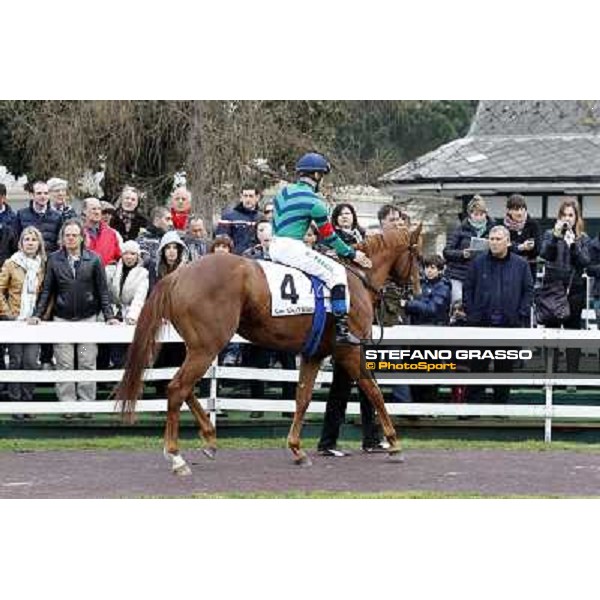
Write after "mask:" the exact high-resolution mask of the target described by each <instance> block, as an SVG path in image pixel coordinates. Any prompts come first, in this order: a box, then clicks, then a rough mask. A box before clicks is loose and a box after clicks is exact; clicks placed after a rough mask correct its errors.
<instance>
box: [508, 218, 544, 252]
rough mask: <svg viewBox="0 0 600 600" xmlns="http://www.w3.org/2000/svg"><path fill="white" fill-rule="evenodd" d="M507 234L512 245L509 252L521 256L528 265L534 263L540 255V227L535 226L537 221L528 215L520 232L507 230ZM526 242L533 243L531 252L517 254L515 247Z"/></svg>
mask: <svg viewBox="0 0 600 600" xmlns="http://www.w3.org/2000/svg"><path fill="white" fill-rule="evenodd" d="M509 233H510V241H511V244H512V246H511V251H512V252H514V253H515V254H518V255H519V256H522V257H523V258H524V259H525V260H526V261H527V262H529V263H532V262H535V259H536V257H537V256H538V255H539V253H540V244H541V242H542V236H541V233H540V226H539V225H538V224H537V221H534V220H533V219H532V218H531V216H530V215H527V221H525V225H524V227H523V229H522V230H521V231H512V230H510V229H509ZM526 240H533V241H534V242H535V246H534V247H533V250H523V251H522V252H519V250H518V249H517V246H519V245H520V244H522V243H523V242H524V241H526Z"/></svg>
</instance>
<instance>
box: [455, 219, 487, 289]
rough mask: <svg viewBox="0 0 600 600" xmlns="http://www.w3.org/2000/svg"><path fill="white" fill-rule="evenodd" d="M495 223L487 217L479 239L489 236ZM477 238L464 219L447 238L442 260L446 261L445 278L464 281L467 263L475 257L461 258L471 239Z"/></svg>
mask: <svg viewBox="0 0 600 600" xmlns="http://www.w3.org/2000/svg"><path fill="white" fill-rule="evenodd" d="M494 225H496V223H495V222H494V221H493V220H492V219H490V218H489V217H488V219H487V225H486V228H485V232H484V233H483V235H482V236H481V237H483V238H487V237H488V236H489V234H490V229H491V228H492V227H493V226H494ZM472 237H477V232H476V231H475V229H473V227H471V225H470V224H469V221H468V220H467V219H465V220H464V221H463V222H462V223H461V224H460V225H459V226H458V227H457V228H456V229H455V230H454V231H453V232H452V233H451V234H450V235H449V236H448V240H447V241H446V247H445V248H444V258H445V259H446V277H447V278H448V279H457V280H458V281H464V280H465V278H466V276H467V268H468V267H469V263H470V262H471V261H472V260H474V258H475V256H474V255H473V254H471V257H470V258H465V257H464V256H463V250H466V249H467V248H469V246H470V245H471V238H472Z"/></svg>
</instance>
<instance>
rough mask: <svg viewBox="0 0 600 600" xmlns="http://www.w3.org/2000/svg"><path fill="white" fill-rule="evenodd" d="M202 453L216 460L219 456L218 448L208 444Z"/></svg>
mask: <svg viewBox="0 0 600 600" xmlns="http://www.w3.org/2000/svg"><path fill="white" fill-rule="evenodd" d="M202 453H203V454H204V456H206V457H207V458H210V460H215V458H216V457H217V449H216V448H213V447H212V446H206V448H202Z"/></svg>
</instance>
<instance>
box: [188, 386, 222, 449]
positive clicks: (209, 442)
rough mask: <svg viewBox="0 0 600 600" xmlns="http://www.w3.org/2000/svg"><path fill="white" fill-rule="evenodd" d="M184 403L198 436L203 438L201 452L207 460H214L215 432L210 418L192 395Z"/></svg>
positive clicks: (215, 447)
mask: <svg viewBox="0 0 600 600" xmlns="http://www.w3.org/2000/svg"><path fill="white" fill-rule="evenodd" d="M185 401H186V404H187V405H188V406H189V408H190V410H191V411H192V414H193V415H194V418H195V419H196V423H197V424H198V427H199V429H200V434H201V435H202V437H203V438H204V442H205V446H204V448H203V449H202V452H204V454H205V455H206V456H208V458H215V455H216V454H217V432H216V430H215V428H214V426H213V424H212V423H211V421H210V418H209V417H208V415H207V414H206V411H205V410H204V409H203V408H202V405H201V404H200V401H199V400H198V398H196V396H194V394H191V395H190V396H188V397H187V398H186V400H185Z"/></svg>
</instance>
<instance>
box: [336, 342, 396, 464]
mask: <svg viewBox="0 0 600 600" xmlns="http://www.w3.org/2000/svg"><path fill="white" fill-rule="evenodd" d="M335 359H336V361H337V362H338V364H340V365H341V366H342V368H344V369H345V370H346V372H347V373H348V376H349V377H350V378H351V379H354V380H356V381H357V383H358V386H359V387H360V389H361V390H362V391H363V392H364V393H365V394H366V395H367V398H368V399H369V401H370V402H371V404H372V405H373V407H374V408H375V410H376V411H377V414H378V416H379V422H380V423H381V427H382V429H383V435H385V438H386V440H387V441H388V442H389V444H390V449H389V451H388V452H389V457H390V458H391V459H393V460H396V461H399V462H401V461H402V454H401V448H400V445H399V444H398V437H397V435H396V430H395V429H394V425H393V424H392V419H391V418H390V415H389V414H388V411H387V409H386V407H385V402H384V400H383V394H382V393H381V390H380V389H379V386H378V385H377V382H376V381H375V379H373V376H372V375H371V374H370V373H368V372H367V373H364V374H363V375H365V376H364V377H361V372H360V348H355V349H354V348H349V349H344V350H343V351H340V352H339V353H336V356H335Z"/></svg>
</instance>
